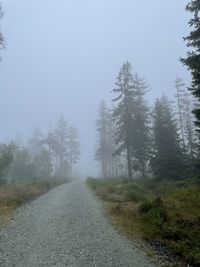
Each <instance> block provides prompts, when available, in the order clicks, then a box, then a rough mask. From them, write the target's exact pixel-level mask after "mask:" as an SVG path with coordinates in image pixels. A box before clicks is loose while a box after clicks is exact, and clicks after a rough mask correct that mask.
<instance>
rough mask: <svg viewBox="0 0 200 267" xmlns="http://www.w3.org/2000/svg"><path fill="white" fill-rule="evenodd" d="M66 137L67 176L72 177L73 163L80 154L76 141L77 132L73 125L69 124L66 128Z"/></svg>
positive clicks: (77, 159)
mask: <svg viewBox="0 0 200 267" xmlns="http://www.w3.org/2000/svg"><path fill="white" fill-rule="evenodd" d="M67 138H68V140H67V150H68V152H67V153H68V156H67V157H68V161H69V176H70V177H72V170H73V165H74V164H76V163H77V162H78V161H79V159H80V154H81V151H80V144H79V142H78V133H77V130H76V128H75V127H72V126H71V127H69V128H68V134H67Z"/></svg>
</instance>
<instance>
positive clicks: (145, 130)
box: [131, 74, 150, 178]
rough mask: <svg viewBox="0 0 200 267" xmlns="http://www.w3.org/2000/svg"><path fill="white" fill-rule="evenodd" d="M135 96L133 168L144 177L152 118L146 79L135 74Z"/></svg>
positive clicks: (132, 148)
mask: <svg viewBox="0 0 200 267" xmlns="http://www.w3.org/2000/svg"><path fill="white" fill-rule="evenodd" d="M134 85H135V87H134V96H133V106H132V119H133V125H132V126H131V127H133V131H132V140H131V150H132V158H133V169H134V170H135V171H139V172H140V173H141V175H142V177H143V178H145V177H146V168H147V161H148V160H149V156H150V126H149V123H150V119H149V108H148V106H147V103H146V101H145V100H144V95H145V93H146V91H147V89H148V86H147V85H146V84H145V82H144V79H140V78H139V77H138V75H137V74H135V75H134Z"/></svg>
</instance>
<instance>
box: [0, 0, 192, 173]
mask: <svg viewBox="0 0 200 267" xmlns="http://www.w3.org/2000/svg"><path fill="white" fill-rule="evenodd" d="M187 2H188V1H185V0H176V1H172V0H171V1H160V0H152V1H146V0H141V1H137V0H125V1H119V0H109V1H107V0H101V1H92V0H85V1H80V0H79V1H78V0H74V1H67V0H58V1H52V0H43V1H41V0H40V1H39V0H28V1H27V0H10V1H9V0H8V1H3V5H2V7H3V11H4V17H3V19H2V20H1V31H2V32H3V33H4V36H5V38H6V50H4V51H1V57H2V61H1V63H0V80H1V85H0V90H1V105H0V121H1V132H0V140H1V142H4V141H5V140H7V139H8V138H10V139H12V138H16V136H18V137H19V135H21V136H22V139H24V140H26V138H28V137H29V136H30V134H31V133H32V132H33V130H34V129H35V127H36V126H39V127H40V128H41V130H42V131H44V132H47V131H48V129H49V127H50V126H51V125H54V124H55V122H56V120H57V119H58V118H59V116H60V114H61V113H63V114H64V115H65V117H66V119H67V120H68V121H69V123H71V124H73V125H74V126H75V127H76V128H77V129H78V131H79V137H80V143H81V151H82V155H81V162H80V164H79V167H80V169H79V172H80V173H82V174H90V175H92V174H93V173H96V172H97V170H96V163H95V162H94V161H93V155H94V144H95V121H96V118H97V108H98V105H99V103H100V101H101V100H102V99H104V100H106V101H110V99H112V98H113V95H112V94H111V92H110V91H111V90H112V89H113V88H114V87H115V81H116V76H117V75H118V72H119V70H120V68H121V65H122V64H123V62H125V61H126V60H128V61H129V62H130V63H131V64H132V66H133V69H134V70H135V71H137V72H138V73H139V75H140V76H142V77H145V79H146V82H147V83H148V84H149V86H150V88H151V91H150V92H149V93H148V100H149V101H150V102H151V101H153V100H154V99H155V98H156V97H158V96H160V95H161V94H162V93H163V92H165V94H166V95H167V96H169V97H170V98H173V96H174V94H175V89H174V83H173V82H174V80H175V77H176V75H179V76H180V77H182V78H183V80H184V82H185V83H186V84H189V81H190V76H189V73H188V72H187V70H186V68H185V67H183V66H182V65H181V63H180V61H179V58H180V57H183V56H185V54H186V50H187V48H186V45H185V43H184V42H183V39H182V38H183V36H186V35H187V33H188V31H189V30H188V27H187V22H188V16H189V15H188V14H187V13H186V12H185V10H184V7H185V5H186V3H187Z"/></svg>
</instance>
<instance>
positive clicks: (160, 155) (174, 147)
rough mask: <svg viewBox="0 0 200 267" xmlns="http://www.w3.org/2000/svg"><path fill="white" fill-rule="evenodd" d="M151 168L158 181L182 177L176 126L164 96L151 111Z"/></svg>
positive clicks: (180, 151)
mask: <svg viewBox="0 0 200 267" xmlns="http://www.w3.org/2000/svg"><path fill="white" fill-rule="evenodd" d="M151 167H152V171H153V173H154V175H155V176H156V177H157V178H159V179H179V178H181V177H182V175H183V170H184V168H183V167H184V165H183V153H182V150H181V147H180V138H179V134H178V130H177V124H176V120H175V118H174V116H173V112H172V108H171V106H170V103H169V100H168V99H167V97H165V96H163V97H162V98H160V99H157V100H156V103H155V107H154V111H153V151H152V159H151Z"/></svg>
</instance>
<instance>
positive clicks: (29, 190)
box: [0, 178, 66, 227]
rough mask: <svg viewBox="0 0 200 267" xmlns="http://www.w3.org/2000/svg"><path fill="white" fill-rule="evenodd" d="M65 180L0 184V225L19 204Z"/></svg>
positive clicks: (3, 223)
mask: <svg viewBox="0 0 200 267" xmlns="http://www.w3.org/2000/svg"><path fill="white" fill-rule="evenodd" d="M64 182H66V181H63V180H59V179H53V178H50V179H46V180H42V181H34V182H31V181H30V182H19V181H18V182H14V183H9V184H4V185H0V227H2V226H4V225H5V224H6V223H8V222H9V220H10V218H11V215H12V214H13V212H14V210H15V209H16V208H17V207H18V206H19V205H21V204H23V203H25V202H27V201H30V200H33V199H35V198H36V197H38V196H40V195H42V194H44V193H45V192H46V191H48V190H49V189H50V188H52V187H55V186H57V185H59V184H61V183H64Z"/></svg>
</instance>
